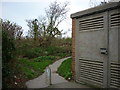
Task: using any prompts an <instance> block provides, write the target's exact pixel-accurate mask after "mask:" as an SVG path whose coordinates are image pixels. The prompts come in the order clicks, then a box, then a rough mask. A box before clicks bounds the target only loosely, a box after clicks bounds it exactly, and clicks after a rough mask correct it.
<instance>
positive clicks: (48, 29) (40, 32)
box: [26, 1, 69, 39]
mask: <svg viewBox="0 0 120 90" xmlns="http://www.w3.org/2000/svg"><path fill="white" fill-rule="evenodd" d="M68 4H69V3H68V2H64V3H58V2H57V1H55V2H53V3H51V4H50V5H49V7H48V8H47V9H45V14H46V15H45V16H44V17H43V16H40V17H39V18H38V19H36V21H35V19H34V20H26V22H27V25H28V27H29V35H30V36H31V37H34V39H36V38H37V37H39V38H40V37H48V38H54V37H56V36H58V35H61V32H62V30H59V29H58V26H59V24H60V23H61V22H62V21H63V20H64V19H66V14H67V12H68V10H69V9H68Z"/></svg>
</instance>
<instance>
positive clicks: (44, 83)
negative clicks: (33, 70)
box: [26, 57, 88, 88]
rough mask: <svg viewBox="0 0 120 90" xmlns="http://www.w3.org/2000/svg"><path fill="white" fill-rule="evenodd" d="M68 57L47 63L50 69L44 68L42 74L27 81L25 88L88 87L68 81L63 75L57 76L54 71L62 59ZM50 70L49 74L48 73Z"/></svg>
mask: <svg viewBox="0 0 120 90" xmlns="http://www.w3.org/2000/svg"><path fill="white" fill-rule="evenodd" d="M68 58H70V57H67V58H63V59H60V60H58V61H56V62H54V63H53V64H52V65H49V68H50V69H45V72H44V73H43V74H42V75H40V76H39V77H37V78H35V79H33V80H29V81H27V82H26V86H27V88H88V87H87V86H84V85H81V84H78V83H75V82H68V81H67V80H65V79H64V78H63V77H61V76H59V75H58V73H56V71H57V68H58V67H59V66H60V65H61V63H62V62H63V61H64V60H66V59H68ZM47 68H48V67H47ZM50 71H51V74H50V73H49V72H50ZM50 77H51V80H50Z"/></svg>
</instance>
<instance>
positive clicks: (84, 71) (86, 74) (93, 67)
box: [79, 59, 103, 85]
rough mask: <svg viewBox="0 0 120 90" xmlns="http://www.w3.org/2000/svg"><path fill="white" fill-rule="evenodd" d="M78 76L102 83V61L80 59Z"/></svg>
mask: <svg viewBox="0 0 120 90" xmlns="http://www.w3.org/2000/svg"><path fill="white" fill-rule="evenodd" d="M79 62H80V78H84V79H86V80H89V81H92V82H95V83H98V84H100V85H102V83H103V62H101V61H91V60H83V59H80V60H79Z"/></svg>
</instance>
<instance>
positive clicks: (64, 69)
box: [57, 58, 72, 80]
mask: <svg viewBox="0 0 120 90" xmlns="http://www.w3.org/2000/svg"><path fill="white" fill-rule="evenodd" d="M57 72H58V74H59V75H61V76H63V77H64V78H65V79H68V80H70V79H72V58H69V59H67V60H65V61H63V62H62V64H61V65H60V67H59V68H58V70H57Z"/></svg>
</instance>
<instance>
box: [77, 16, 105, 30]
mask: <svg viewBox="0 0 120 90" xmlns="http://www.w3.org/2000/svg"><path fill="white" fill-rule="evenodd" d="M79 24H80V31H82V30H92V29H101V28H103V24H104V21H103V16H101V17H96V18H92V19H86V20H82V21H79Z"/></svg>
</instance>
